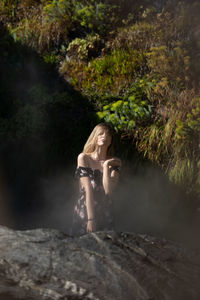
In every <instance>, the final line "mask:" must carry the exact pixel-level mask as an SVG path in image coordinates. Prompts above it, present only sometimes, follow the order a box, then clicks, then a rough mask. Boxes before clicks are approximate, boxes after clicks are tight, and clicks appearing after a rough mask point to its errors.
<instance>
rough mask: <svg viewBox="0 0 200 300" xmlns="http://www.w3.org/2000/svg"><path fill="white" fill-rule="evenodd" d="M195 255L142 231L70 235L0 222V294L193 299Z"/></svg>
mask: <svg viewBox="0 0 200 300" xmlns="http://www.w3.org/2000/svg"><path fill="white" fill-rule="evenodd" d="M199 258H200V253H199V252H198V251H196V252H194V251H186V250H185V249H184V248H183V247H181V246H180V245H177V244H175V243H173V242H170V241H166V240H164V239H159V238H153V237H150V236H147V235H135V234H133V233H115V232H97V233H91V234H87V235H85V236H82V237H79V238H77V237H76V238H75V237H70V236H67V235H65V234H63V233H61V232H59V231H57V230H52V229H35V230H26V231H14V230H11V229H8V228H6V227H1V226H0V296H1V295H3V293H4V295H6V293H7V294H8V293H9V294H10V295H13V296H14V297H15V298H14V299H16V298H17V299H26V300H28V299H37V300H40V299H48V300H49V299H53V300H61V299H62V300H64V299H68V300H71V299H77V300H78V299H90V300H97V299H99V300H104V299H106V300H179V299H180V300H184V299H185V300H193V299H194V300H199V299H200V285H199V279H200V259H199ZM0 299H3V298H1V297H0ZM5 299H6V298H5Z"/></svg>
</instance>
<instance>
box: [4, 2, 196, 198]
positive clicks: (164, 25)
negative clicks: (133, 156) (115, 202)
mask: <svg viewBox="0 0 200 300" xmlns="http://www.w3.org/2000/svg"><path fill="white" fill-rule="evenodd" d="M0 13H1V21H2V22H3V23H4V26H6V28H7V30H8V32H9V34H10V35H11V36H12V37H13V38H14V40H15V41H16V42H18V43H21V44H23V45H26V46H28V47H31V48H32V49H34V50H36V51H37V53H38V55H40V57H41V60H42V61H44V62H45V63H47V64H48V65H53V66H54V67H56V68H57V70H58V72H59V73H60V75H61V76H62V77H63V78H64V79H65V80H66V81H67V82H68V83H69V84H71V85H72V87H73V88H74V89H75V90H76V91H77V92H78V93H79V95H81V96H80V97H82V96H83V97H86V98H87V99H88V100H89V101H90V103H91V104H92V105H93V109H94V111H95V112H96V116H97V118H98V119H99V121H100V120H101V121H102V120H105V121H107V122H110V123H111V124H113V126H114V128H115V130H116V131H117V132H118V134H119V135H120V136H121V138H122V139H123V136H126V137H127V136H128V138H129V140H130V143H132V141H133V140H134V142H135V144H136V148H137V150H138V151H139V152H141V153H142V154H143V155H144V157H146V158H148V159H149V160H151V161H152V162H153V163H156V164H158V165H159V166H160V167H161V168H163V170H164V171H165V172H166V173H167V174H168V175H169V178H170V179H171V180H172V181H173V182H175V183H177V184H180V185H182V186H184V188H185V189H186V191H188V192H195V193H197V194H199V193H200V151H199V148H200V100H199V99H200V85H199V82H200V65H199V53H200V43H199V38H200V37H199V34H200V33H199V13H200V4H199V2H198V1H195V0H193V1H190V3H189V4H188V1H186V0H182V1H178V0H175V1H171V0H168V1H161V0H160V1H155V2H154V1H148V0H146V1H145V0H143V1H134V3H133V4H130V1H128V0H123V1H114V0H113V1H112V0H107V1H104V0H102V1H100V0H87V1H86V0H85V1H74V0H70V1H66V0H52V1H47V0H38V1H36V0H35V1H34V0H29V1H25V0H24V1H20V4H19V3H18V1H14V0H9V1H8V0H4V1H2V2H1V4H0ZM5 55H6V54H5ZM13 68H14V66H13ZM33 90H34V89H33ZM33 90H31V91H32V92H33ZM42 90H43V88H42ZM32 92H31V93H32ZM46 93H47V92H46ZM59 97H60V99H61V100H59V101H61V102H60V103H64V102H65V100H64V99H65V96H61V95H60V96H59ZM67 97H68V96H66V98H67ZM36 98H40V99H42V96H38V97H36ZM69 98H70V96H69ZM46 99H48V100H45V101H47V103H48V105H52V103H55V97H53V96H50V95H49V94H48V96H47V97H46ZM7 101H8V102H9V99H8V98H7ZM41 101H42V100H41ZM70 101H71V102H73V101H74V99H72V98H71V100H69V102H70ZM76 101H77V100H76ZM71 102H70V104H69V105H72V104H71ZM45 103H46V102H45ZM5 105H7V104H5ZM27 105H28V104H27ZM37 105H38V106H42V105H43V104H42V102H41V103H38V104H37ZM45 105H47V104H45ZM26 109H28V108H27V106H26V105H24V106H23V110H22V111H21V116H20V117H19V116H18V115H17V116H16V118H17V120H18V119H20V120H24V118H25V117H24V116H25V115H26V118H27V116H28V114H27V113H25V111H26ZM29 112H30V117H29V118H28V120H29V121H28V123H27V124H28V125H27V127H23V126H22V127H23V130H22V133H20V134H24V133H23V132H24V130H27V132H28V131H30V130H32V132H33V128H35V129H34V130H35V134H36V135H37V134H38V132H39V131H40V130H39V128H41V127H42V128H45V124H44V119H42V118H43V117H41V116H40V114H37V113H36V112H35V111H32V110H29ZM43 116H44V114H43ZM37 118H39V119H37ZM33 119H34V120H33ZM36 119H37V120H36ZM20 122H22V121H20ZM24 122H25V121H24ZM1 124H2V128H3V129H1V130H3V131H5V132H6V130H8V127H9V125H8V123H7V119H6V118H4V119H1ZM63 126H65V125H63ZM55 138H56V133H55Z"/></svg>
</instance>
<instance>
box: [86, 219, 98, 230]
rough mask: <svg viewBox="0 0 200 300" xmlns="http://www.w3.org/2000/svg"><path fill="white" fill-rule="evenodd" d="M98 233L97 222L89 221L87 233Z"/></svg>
mask: <svg viewBox="0 0 200 300" xmlns="http://www.w3.org/2000/svg"><path fill="white" fill-rule="evenodd" d="M94 231H96V223H95V220H88V222H87V232H94Z"/></svg>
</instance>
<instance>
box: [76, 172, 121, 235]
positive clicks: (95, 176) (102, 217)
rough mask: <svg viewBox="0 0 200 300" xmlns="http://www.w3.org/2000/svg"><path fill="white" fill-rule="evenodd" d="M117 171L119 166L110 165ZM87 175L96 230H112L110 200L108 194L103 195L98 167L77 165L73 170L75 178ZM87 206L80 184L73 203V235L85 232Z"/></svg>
mask: <svg viewBox="0 0 200 300" xmlns="http://www.w3.org/2000/svg"><path fill="white" fill-rule="evenodd" d="M113 169H114V170H117V171H119V167H112V168H111V170H113ZM81 177H89V179H90V182H91V186H92V189H93V200H94V213H95V222H96V230H97V231H99V230H113V229H114V219H113V209H112V201H111V198H110V197H109V196H106V195H105V192H104V188H103V182H102V177H103V173H102V172H101V171H100V170H99V169H92V168H89V167H87V168H86V167H77V169H76V171H75V178H76V179H80V178H81ZM87 221H88V216H87V208H86V197H85V189H84V187H83V186H81V185H80V192H79V197H78V199H77V201H76V203H75V208H74V213H73V226H72V234H73V235H83V234H86V233H87V230H86V229H87Z"/></svg>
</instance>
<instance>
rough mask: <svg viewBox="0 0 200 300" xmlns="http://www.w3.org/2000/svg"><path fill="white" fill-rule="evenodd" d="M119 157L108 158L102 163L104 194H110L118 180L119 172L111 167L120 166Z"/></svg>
mask: <svg viewBox="0 0 200 300" xmlns="http://www.w3.org/2000/svg"><path fill="white" fill-rule="evenodd" d="M121 165H122V163H121V160H120V159H119V158H112V159H108V160H106V161H105V162H104V164H103V187H104V191H105V194H106V195H110V194H111V192H112V191H113V189H114V188H115V187H116V185H117V183H118V180H119V172H118V171H117V170H112V167H115V166H116V167H121Z"/></svg>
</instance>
